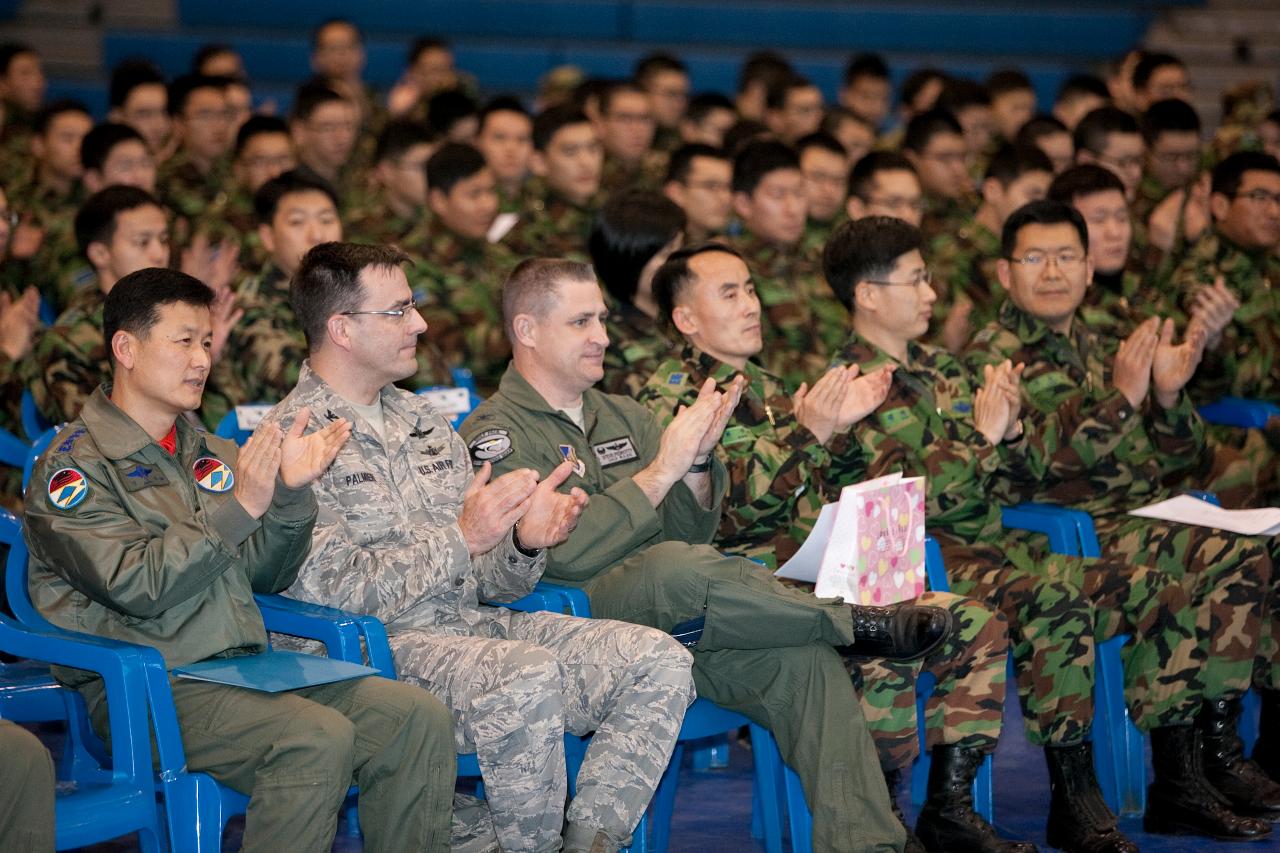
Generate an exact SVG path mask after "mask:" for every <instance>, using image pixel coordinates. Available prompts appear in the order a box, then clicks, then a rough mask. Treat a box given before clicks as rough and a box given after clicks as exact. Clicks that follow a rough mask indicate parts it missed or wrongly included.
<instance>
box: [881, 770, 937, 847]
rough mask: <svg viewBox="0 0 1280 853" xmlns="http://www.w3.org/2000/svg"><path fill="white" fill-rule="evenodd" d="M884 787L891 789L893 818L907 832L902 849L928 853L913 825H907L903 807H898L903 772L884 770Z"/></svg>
mask: <svg viewBox="0 0 1280 853" xmlns="http://www.w3.org/2000/svg"><path fill="white" fill-rule="evenodd" d="M882 772H883V773H884V786H885V787H886V788H888V789H889V808H890V809H892V810H893V816H894V817H896V818H897V819H898V823H900V824H902V828H903V829H904V830H906V832H907V843H906V845H905V846H904V847H903V848H902V851H903V853H927V851H926V850H925V849H924V845H923V844H921V843H920V839H919V838H917V837H916V834H915V833H914V832H912V831H911V824H909V823H907V816H906V815H904V814H903V813H902V806H900V805H898V789H899V788H901V787H902V771H901V770H883V768H882Z"/></svg>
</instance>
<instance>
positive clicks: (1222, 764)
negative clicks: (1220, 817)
mask: <svg viewBox="0 0 1280 853" xmlns="http://www.w3.org/2000/svg"><path fill="white" fill-rule="evenodd" d="M1196 724H1197V726H1198V727H1199V729H1200V742H1201V743H1202V744H1203V752H1202V755H1203V760H1204V777H1205V778H1206V779H1208V780H1209V784H1210V785H1212V786H1213V789H1214V790H1215V791H1217V792H1218V793H1219V794H1222V796H1224V797H1226V798H1227V805H1228V807H1229V808H1230V809H1231V811H1233V812H1235V813H1236V814H1238V815H1244V816H1246V817H1257V818H1262V819H1263V820H1267V821H1276V820H1280V785H1277V784H1276V783H1275V782H1273V781H1271V777H1270V776H1268V775H1267V774H1266V773H1263V772H1262V768H1260V767H1259V766H1258V765H1256V764H1254V763H1253V762H1252V761H1249V760H1247V759H1246V758H1245V757H1244V743H1243V742H1242V741H1241V740H1240V735H1239V733H1238V732H1237V726H1239V724H1240V699H1239V698H1236V699H1206V700H1205V703H1204V708H1202V709H1201V711H1200V716H1199V717H1198V718H1197V719H1196Z"/></svg>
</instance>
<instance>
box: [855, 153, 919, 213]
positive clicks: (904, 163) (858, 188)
mask: <svg viewBox="0 0 1280 853" xmlns="http://www.w3.org/2000/svg"><path fill="white" fill-rule="evenodd" d="M880 172H910V173H911V174H913V175H915V174H916V167H915V166H914V165H912V163H911V161H910V160H908V159H907V158H906V157H904V156H903V155H901V154H899V153H898V152H897V151H869V152H867V153H866V154H865V155H863V157H862V158H861V159H859V160H858V162H857V163H854V164H853V168H852V169H850V170H849V195H851V196H855V197H856V198H860V199H862V200H863V201H870V200H871V182H872V181H873V180H875V177H876V175H877V174H878V173H880Z"/></svg>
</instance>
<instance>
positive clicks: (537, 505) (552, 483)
mask: <svg viewBox="0 0 1280 853" xmlns="http://www.w3.org/2000/svg"><path fill="white" fill-rule="evenodd" d="M572 472H573V463H571V462H570V461H569V460H568V459H566V460H565V461H563V462H561V463H560V464H559V465H557V466H556V467H555V468H553V469H552V470H551V473H550V474H548V475H547V476H545V477H543V478H542V482H540V483H538V486H537V488H535V489H534V490H533V495H532V497H531V498H530V500H529V509H528V511H527V512H525V514H524V517H523V518H521V519H520V520H519V521H518V522H516V536H517V538H518V540H519V542H520V545H521V546H522V547H524V548H551V547H553V546H555V545H559V544H560V543H561V542H563V541H564V540H566V539H568V538H569V534H570V533H572V532H573V528H574V527H576V526H577V524H578V519H579V518H581V517H582V511H583V510H584V509H586V507H587V493H586V492H584V491H583V490H582V489H580V488H578V487H577V486H574V487H573V488H572V489H570V490H569V493H568V494H567V495H566V494H561V493H560V492H557V491H556V489H557V488H559V487H560V486H561V484H563V483H564V481H565V480H566V479H568V477H569V474H571V473H572Z"/></svg>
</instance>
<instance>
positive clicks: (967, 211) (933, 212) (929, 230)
mask: <svg viewBox="0 0 1280 853" xmlns="http://www.w3.org/2000/svg"><path fill="white" fill-rule="evenodd" d="M924 203H925V209H924V218H923V219H922V220H921V221H920V231H921V233H923V234H924V244H925V245H926V246H927V245H929V244H930V243H931V242H932V241H933V240H934V238H936V237H937V236H938V235H940V234H955V233H957V232H959V231H960V229H961V228H964V227H965V225H967V224H968V223H969V222H971V221H972V220H973V215H974V214H975V213H977V211H978V206H979V205H980V204H981V199H979V198H978V197H977V196H976V195H972V194H970V195H966V196H964V197H963V198H945V197H943V196H939V195H934V194H933V193H931V192H926V193H925V194H924Z"/></svg>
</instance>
